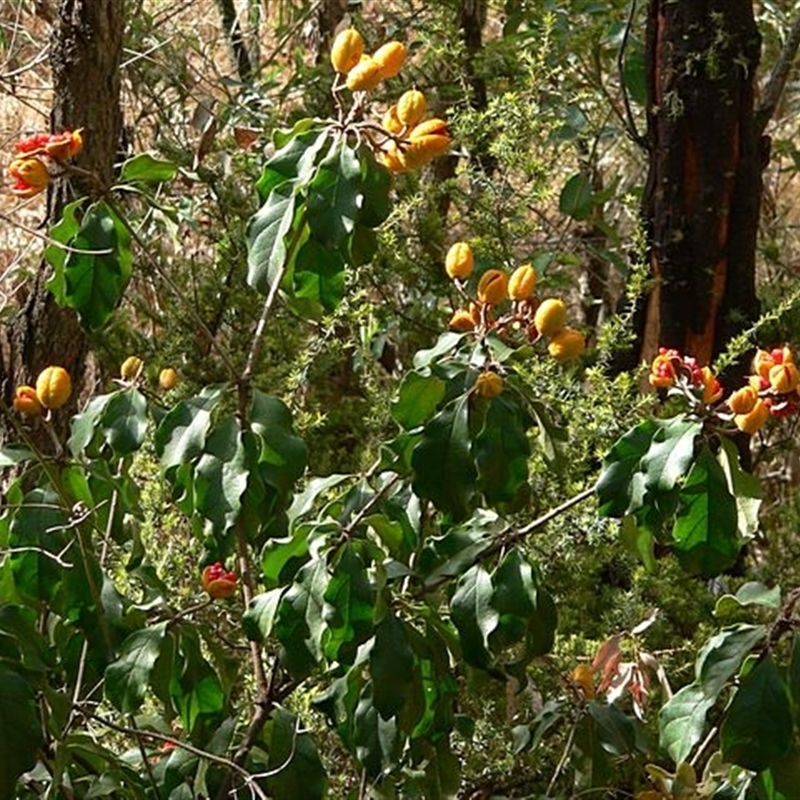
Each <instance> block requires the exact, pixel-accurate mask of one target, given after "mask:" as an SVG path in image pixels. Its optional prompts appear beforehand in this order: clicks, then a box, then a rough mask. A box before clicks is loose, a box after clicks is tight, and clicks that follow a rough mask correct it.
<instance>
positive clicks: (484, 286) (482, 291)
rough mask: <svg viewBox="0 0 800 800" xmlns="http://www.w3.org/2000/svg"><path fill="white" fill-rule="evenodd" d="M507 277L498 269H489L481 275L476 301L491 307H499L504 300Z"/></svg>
mask: <svg viewBox="0 0 800 800" xmlns="http://www.w3.org/2000/svg"><path fill="white" fill-rule="evenodd" d="M507 292H508V277H507V276H506V274H505V272H503V271H502V270H500V269H489V270H486V272H484V273H483V275H481V279H480V281H479V282H478V300H480V301H481V303H488V304H489V305H492V306H499V305H500V303H502V302H503V300H505V299H506V293H507Z"/></svg>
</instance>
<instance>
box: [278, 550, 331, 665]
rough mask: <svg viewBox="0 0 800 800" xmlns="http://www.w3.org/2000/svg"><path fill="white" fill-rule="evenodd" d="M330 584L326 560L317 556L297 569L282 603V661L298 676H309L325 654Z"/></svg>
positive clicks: (280, 622) (280, 639)
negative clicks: (326, 594) (324, 645)
mask: <svg viewBox="0 0 800 800" xmlns="http://www.w3.org/2000/svg"><path fill="white" fill-rule="evenodd" d="M327 584H328V572H327V569H326V567H325V562H324V560H322V559H319V558H317V559H314V560H313V561H311V562H309V563H308V564H306V565H305V566H304V567H302V569H301V570H300V571H299V572H298V573H297V577H296V579H295V581H294V583H293V584H292V585H291V586H290V587H289V588H288V589H287V590H286V593H285V594H284V595H283V597H282V598H281V602H280V605H279V606H278V618H277V621H276V623H275V636H276V637H277V639H278V641H280V643H281V644H282V645H283V652H282V658H281V663H282V664H283V665H284V667H285V669H286V670H287V672H288V673H289V674H290V675H292V677H294V678H296V679H298V680H300V679H302V678H305V677H306V676H308V675H309V674H310V673H311V671H312V670H313V669H314V667H315V666H316V664H317V661H318V660H319V658H320V657H321V656H322V636H323V632H324V630H325V622H324V619H323V607H324V602H325V601H324V599H323V598H324V594H325V589H326V587H327Z"/></svg>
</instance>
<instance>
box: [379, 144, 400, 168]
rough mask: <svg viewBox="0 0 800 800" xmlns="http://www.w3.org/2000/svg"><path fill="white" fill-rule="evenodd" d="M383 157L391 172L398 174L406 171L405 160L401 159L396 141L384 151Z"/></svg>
mask: <svg viewBox="0 0 800 800" xmlns="http://www.w3.org/2000/svg"><path fill="white" fill-rule="evenodd" d="M382 158H383V163H384V165H385V166H386V168H387V169H388V170H389V172H391V173H393V174H395V175H397V174H399V173H400V172H405V171H406V168H405V166H404V165H403V162H402V161H401V160H400V150H399V149H398V148H397V145H396V144H395V143H394V142H392V143H391V144H390V145H389V149H388V150H384V151H383V156H382Z"/></svg>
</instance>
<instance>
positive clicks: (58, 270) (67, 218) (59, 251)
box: [44, 197, 87, 306]
mask: <svg viewBox="0 0 800 800" xmlns="http://www.w3.org/2000/svg"><path fill="white" fill-rule="evenodd" d="M86 200H87V198H85V197H81V198H79V199H78V200H73V201H72V202H71V203H68V204H67V205H66V206H65V207H64V211H63V213H62V215H61V219H60V220H59V221H58V222H57V223H56V224H55V225H53V227H52V228H50V232H49V233H50V240H51V242H50V244H48V245H47V247H46V248H45V251H44V257H45V259H46V260H47V263H48V264H50V266H51V267H52V268H53V275H52V277H51V278H50V279H49V280H48V281H47V289H48V291H50V292H51V294H52V295H53V297H54V298H55V300H56V303H58V304H59V305H60V306H64V305H66V304H67V298H66V286H65V285H64V264H65V263H66V260H67V254H68V253H69V249H68V248H67V247H65V246H64V245H69V244H70V242H72V240H73V239H74V238H75V236H76V235H77V233H78V231H79V230H80V229H81V223H80V220H79V219H78V210H79V209H80V208H81V206H82V205H84V203H86Z"/></svg>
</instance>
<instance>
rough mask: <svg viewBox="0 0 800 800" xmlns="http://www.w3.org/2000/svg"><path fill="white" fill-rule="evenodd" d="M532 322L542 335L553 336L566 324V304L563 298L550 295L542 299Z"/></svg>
mask: <svg viewBox="0 0 800 800" xmlns="http://www.w3.org/2000/svg"><path fill="white" fill-rule="evenodd" d="M533 324H534V325H535V326H536V330H537V331H539V333H541V334H542V336H553V335H554V334H556V333H558V332H559V331H560V330H563V329H564V326H565V325H566V324H567V306H566V305H565V304H564V301H563V300H559V299H558V298H556V297H551V298H549V299H547V300H544V301H543V302H542V304H541V305H540V306H539V308H537V309H536V314H534V317H533Z"/></svg>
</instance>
